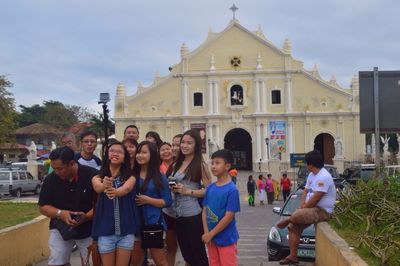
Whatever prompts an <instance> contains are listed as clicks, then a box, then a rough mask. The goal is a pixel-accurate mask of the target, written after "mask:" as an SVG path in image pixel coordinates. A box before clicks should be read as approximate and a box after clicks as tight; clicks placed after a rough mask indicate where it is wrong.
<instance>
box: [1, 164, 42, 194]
mask: <svg viewBox="0 0 400 266" xmlns="http://www.w3.org/2000/svg"><path fill="white" fill-rule="evenodd" d="M25 192H33V193H35V194H39V193H40V181H39V180H37V179H35V178H34V177H33V176H32V175H31V174H30V173H29V172H28V171H26V170H22V169H20V168H0V195H12V196H14V197H17V198H19V197H21V194H22V193H25Z"/></svg>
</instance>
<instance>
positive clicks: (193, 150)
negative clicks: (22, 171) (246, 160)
mask: <svg viewBox="0 0 400 266" xmlns="http://www.w3.org/2000/svg"><path fill="white" fill-rule="evenodd" d="M138 140H139V129H138V128H137V127H136V126H134V125H130V126H128V127H126V129H125V131H124V139H123V140H122V141H118V140H115V139H114V140H112V141H110V142H109V144H108V145H107V146H106V147H105V149H104V152H103V156H102V160H100V158H98V157H96V156H95V155H94V151H95V149H96V145H97V135H96V134H95V133H94V132H92V131H88V132H84V133H83V134H82V135H81V136H80V151H77V145H76V143H75V136H73V135H72V134H65V135H63V136H62V138H61V144H62V147H59V148H57V149H55V150H53V151H52V152H51V153H50V156H49V159H50V160H51V169H50V173H49V174H48V175H47V176H46V177H45V179H44V181H43V185H42V190H41V193H40V196H39V206H40V211H41V213H42V214H44V215H46V216H48V217H49V218H50V238H49V247H50V258H49V261H48V264H49V265H70V264H69V262H70V255H71V252H72V248H73V245H76V246H77V247H78V249H79V251H80V254H81V260H82V265H87V264H88V259H89V254H88V250H91V251H92V252H93V253H96V252H95V251H97V252H98V253H99V254H100V258H101V259H100V261H96V260H95V258H93V263H94V264H95V263H97V264H98V265H104V266H109V265H118V266H127V265H136V266H140V265H142V264H143V262H144V261H145V257H146V255H147V251H149V252H150V254H151V257H152V259H153V260H154V263H155V264H156V265H162V266H173V265H175V258H176V253H177V249H178V246H179V248H180V250H181V252H182V256H183V258H184V260H185V262H186V263H187V265H190V266H196V265H237V247H236V243H237V241H238V239H239V234H238V231H237V229H236V221H235V213H236V212H239V211H240V203H239V192H238V190H237V188H236V186H235V185H234V183H233V182H232V179H231V177H230V175H229V171H230V170H231V169H232V168H233V165H232V164H233V155H232V153H231V152H230V151H228V150H219V151H216V152H215V153H213V154H212V156H211V159H212V161H211V172H212V175H214V176H216V177H217V181H216V182H215V183H212V184H211V174H210V171H209V167H208V166H207V164H206V163H205V162H204V160H203V157H202V150H201V149H202V141H201V137H200V135H199V133H198V132H197V131H196V130H188V131H186V132H184V133H183V134H179V135H176V136H175V137H174V138H173V139H172V142H171V143H168V142H164V141H162V140H161V138H160V136H159V134H158V133H157V132H154V131H150V132H148V133H147V134H146V136H145V140H144V141H141V142H140V143H139V142H138ZM164 235H165V245H164ZM93 243H94V244H93ZM206 248H207V250H208V254H207V252H206Z"/></svg>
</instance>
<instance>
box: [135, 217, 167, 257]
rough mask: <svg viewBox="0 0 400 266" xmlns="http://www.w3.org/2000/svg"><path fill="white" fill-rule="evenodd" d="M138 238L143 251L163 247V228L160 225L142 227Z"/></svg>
mask: <svg viewBox="0 0 400 266" xmlns="http://www.w3.org/2000/svg"><path fill="white" fill-rule="evenodd" d="M160 216H161V215H160ZM140 236H141V238H142V239H141V240H142V242H141V246H142V248H143V249H147V248H163V247H164V238H163V236H164V228H163V226H162V224H148V225H142V230H141V231H140Z"/></svg>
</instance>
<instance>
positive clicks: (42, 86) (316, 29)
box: [0, 0, 400, 110]
mask: <svg viewBox="0 0 400 266" xmlns="http://www.w3.org/2000/svg"><path fill="white" fill-rule="evenodd" d="M233 2H234V3H235V4H236V6H237V7H239V10H238V11H237V13H236V18H237V19H238V20H239V22H240V23H241V25H243V26H244V27H246V28H247V29H250V30H252V31H253V30H256V29H257V27H258V24H260V25H261V27H262V28H263V31H264V34H265V35H266V36H267V38H268V39H269V40H270V41H272V42H273V43H274V44H275V45H276V46H278V47H282V43H283V40H284V39H285V38H286V37H287V38H289V39H290V41H291V42H292V54H293V56H294V57H295V58H296V59H299V60H301V61H303V62H304V66H305V67H306V68H307V69H311V68H312V66H313V64H314V63H316V64H317V65H318V68H319V71H320V74H321V76H322V77H323V78H325V79H329V78H330V77H331V75H332V74H335V75H336V77H337V80H338V83H339V84H340V85H341V86H344V87H348V86H349V84H350V80H351V77H352V76H353V75H355V74H357V73H358V71H359V70H372V68H373V67H374V66H378V67H379V68H380V70H393V69H395V70H398V69H400V67H399V65H400V52H399V47H400V31H399V25H400V15H399V11H400V1H397V0H375V1H373V0H331V1H321V0H301V1H295V0H240V1H239V0H236V1H232V0H229V1H225V0H207V1H205V0H203V1H200V0H199V1H193V0H190V1H189V0H181V1H177V0H168V1H166V0H165V1H164V0H159V1H152V0H146V1H138V0H107V1H106V0H79V1H78V0H57V1H54V0H2V1H1V6H0V75H6V76H7V78H8V79H9V80H10V81H11V82H13V83H14V87H13V88H12V89H11V92H12V93H13V94H14V96H15V98H16V102H17V105H20V104H22V105H27V106H30V105H32V104H36V103H42V101H43V100H58V101H61V102H63V103H66V104H74V105H81V106H86V107H89V108H96V107H97V99H98V95H99V93H100V92H109V93H110V94H111V96H114V95H115V88H116V85H117V84H118V83H119V82H123V83H125V84H126V86H127V93H128V94H129V95H131V94H133V93H134V91H135V90H136V86H137V81H142V82H143V84H144V85H149V84H150V83H151V81H152V80H153V77H154V74H155V73H156V71H159V73H160V74H161V75H162V76H163V75H166V74H167V73H168V67H169V66H171V65H173V64H176V63H177V62H179V58H180V52H179V50H180V46H181V44H182V42H185V43H186V44H187V45H188V46H189V49H190V50H193V49H194V48H196V47H198V46H199V45H200V44H201V43H202V42H203V41H204V40H205V38H206V36H207V32H208V30H209V28H210V27H211V28H212V30H213V31H214V32H220V31H222V30H223V29H224V28H225V27H226V26H227V25H228V23H229V21H230V20H231V19H232V12H231V11H230V10H229V7H230V6H231V5H232V4H233ZM111 105H112V108H111V109H113V103H112V104H111ZM99 110H100V109H99Z"/></svg>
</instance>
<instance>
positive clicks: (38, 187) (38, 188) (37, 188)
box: [35, 186, 40, 195]
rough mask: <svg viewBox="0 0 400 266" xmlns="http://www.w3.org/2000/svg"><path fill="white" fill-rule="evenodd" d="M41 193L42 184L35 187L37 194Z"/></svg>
mask: <svg viewBox="0 0 400 266" xmlns="http://www.w3.org/2000/svg"><path fill="white" fill-rule="evenodd" d="M39 194H40V186H37V187H36V188H35V195H39Z"/></svg>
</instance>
